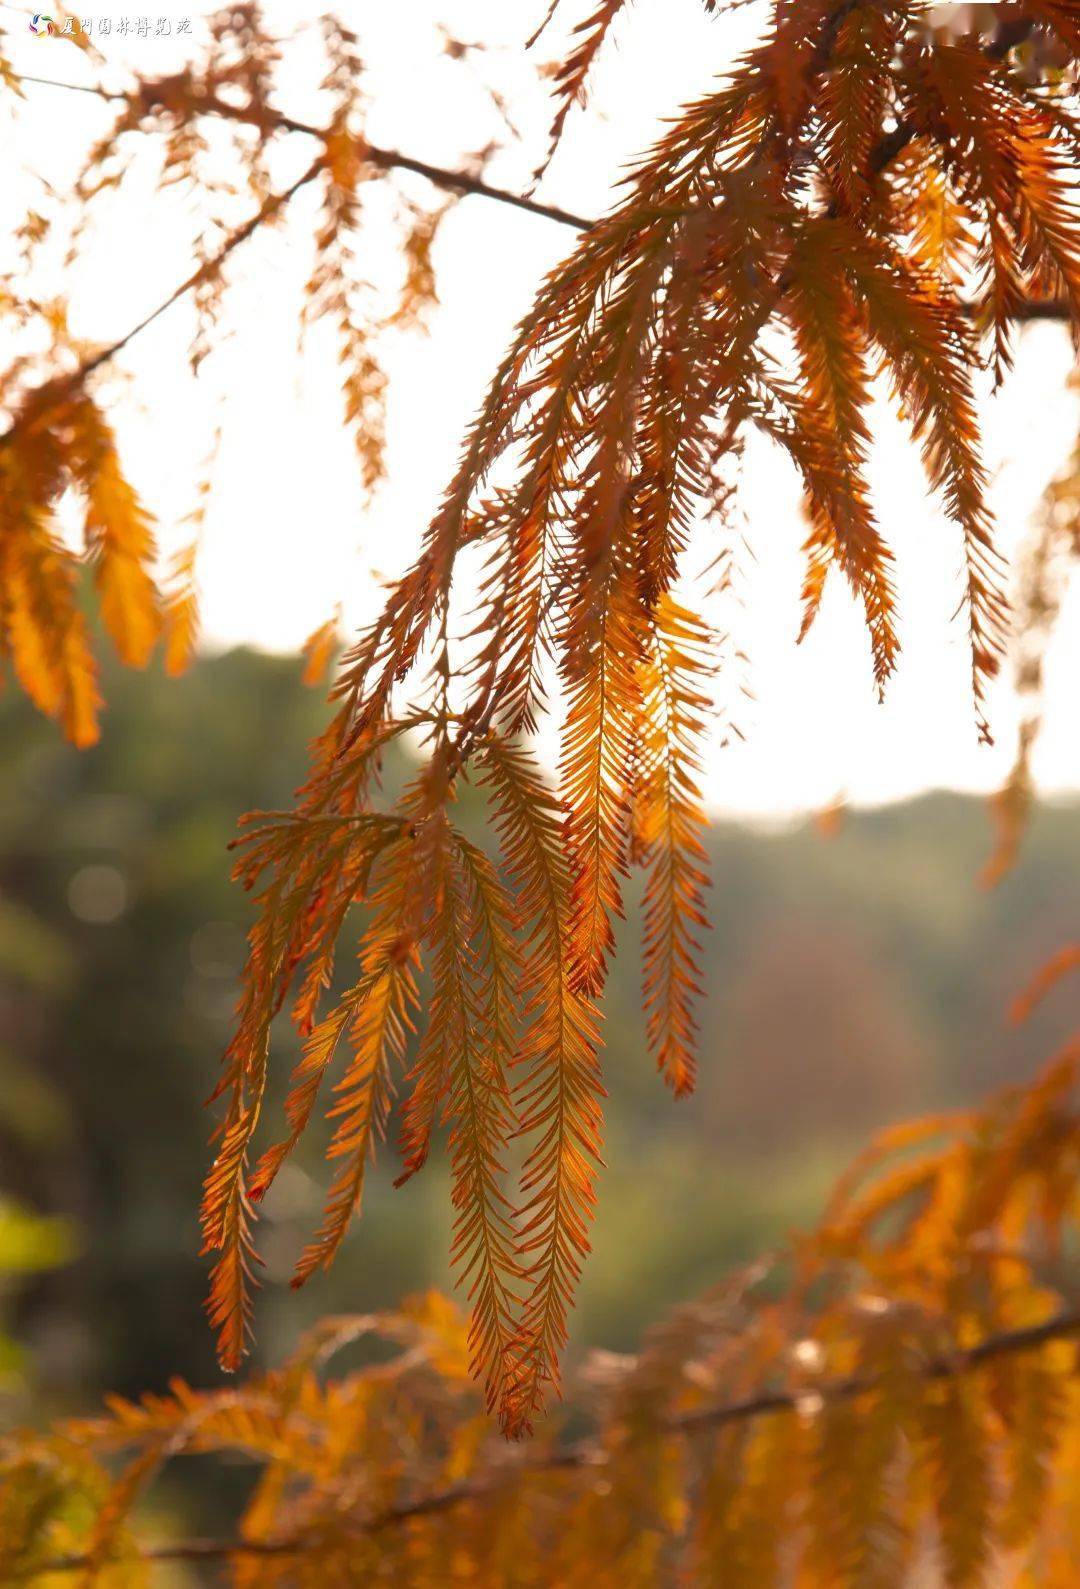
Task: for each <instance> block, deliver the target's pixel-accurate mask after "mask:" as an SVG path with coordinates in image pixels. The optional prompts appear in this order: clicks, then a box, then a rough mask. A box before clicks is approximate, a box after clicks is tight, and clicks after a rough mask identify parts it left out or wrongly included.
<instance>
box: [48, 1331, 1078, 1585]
mask: <svg viewBox="0 0 1080 1589" xmlns="http://www.w3.org/2000/svg"><path fill="white" fill-rule="evenodd" d="M1075 1335H1080V1308H1076V1309H1070V1310H1068V1311H1066V1312H1063V1313H1058V1314H1055V1315H1054V1316H1053V1317H1052V1318H1049V1319H1046V1320H1044V1322H1043V1323H1042V1324H1032V1325H1026V1326H1024V1327H1022V1328H1020V1329H1016V1330H1001V1331H999V1332H998V1333H997V1334H994V1335H988V1336H987V1337H986V1339H985V1340H982V1341H980V1342H978V1344H977V1345H975V1346H969V1347H963V1348H958V1349H957V1350H956V1351H955V1352H950V1353H948V1354H942V1355H940V1356H937V1357H930V1358H927V1359H926V1361H925V1362H924V1363H923V1364H922V1366H921V1368H920V1370H919V1378H920V1379H922V1380H924V1381H927V1382H932V1381H935V1380H943V1379H952V1378H956V1377H957V1376H959V1375H961V1374H967V1373H971V1372H972V1371H973V1370H975V1369H978V1368H979V1367H981V1366H982V1364H983V1363H986V1362H990V1361H991V1360H993V1359H995V1358H998V1357H1006V1356H1010V1355H1012V1354H1014V1353H1017V1352H1031V1351H1037V1350H1038V1348H1039V1347H1040V1346H1045V1345H1046V1344H1047V1343H1048V1342H1050V1341H1059V1340H1067V1339H1068V1338H1070V1337H1071V1336H1075ZM877 1383H878V1380H877V1378H876V1377H874V1376H870V1375H858V1374H852V1375H849V1376H847V1377H845V1378H843V1379H834V1380H826V1381H823V1382H822V1383H821V1384H817V1385H814V1384H808V1385H806V1386H803V1387H801V1388H800V1389H798V1390H776V1391H765V1392H762V1394H760V1395H757V1396H748V1397H745V1398H743V1399H742V1400H740V1401H730V1402H723V1403H721V1404H720V1405H719V1406H714V1407H699V1408H694V1409H693V1410H692V1411H690V1412H682V1413H675V1414H674V1415H672V1416H671V1417H670V1418H667V1419H665V1420H663V1423H662V1427H663V1428H664V1429H666V1430H668V1431H670V1432H671V1433H673V1434H676V1435H695V1434H699V1433H701V1432H702V1431H707V1430H713V1429H721V1428H724V1427H725V1426H726V1425H729V1424H733V1423H742V1422H745V1421H746V1420H747V1419H751V1418H764V1417H769V1416H773V1415H775V1414H777V1413H789V1412H796V1411H798V1410H799V1409H800V1408H801V1407H802V1406H804V1405H805V1403H806V1401H807V1399H808V1398H810V1397H813V1398H815V1399H820V1402H821V1404H826V1405H834V1404H836V1403H839V1402H847V1401H854V1400H856V1399H857V1398H858V1397H859V1396H865V1395H867V1394H868V1393H869V1392H871V1391H873V1390H874V1388H875V1386H876V1385H877ZM607 1461H608V1456H607V1453H606V1452H605V1451H604V1450H603V1449H602V1447H600V1446H598V1445H597V1444H596V1443H595V1442H594V1441H591V1440H581V1441H578V1442H577V1444H575V1445H571V1446H565V1447H563V1449H562V1450H558V1451H554V1452H552V1453H549V1454H548V1455H546V1456H544V1457H541V1458H540V1459H539V1460H538V1461H535V1462H525V1463H521V1464H518V1465H517V1466H516V1467H510V1466H507V1467H506V1468H505V1469H504V1470H503V1471H501V1472H498V1471H497V1472H495V1473H493V1474H490V1475H488V1476H487V1477H485V1478H484V1479H482V1480H478V1481H472V1482H468V1481H466V1482H463V1483H461V1484H453V1485H448V1486H447V1487H446V1488H445V1489H442V1490H434V1491H432V1492H431V1493H430V1494H428V1495H421V1496H419V1497H417V1498H415V1499H413V1500H409V1501H402V1502H401V1503H400V1504H399V1505H397V1506H391V1507H387V1508H385V1510H383V1511H381V1512H376V1513H375V1514H374V1515H373V1516H371V1517H368V1518H364V1519H360V1520H358V1521H357V1523H356V1525H355V1528H354V1529H353V1530H352V1533H354V1534H355V1536H356V1537H357V1538H358V1539H359V1538H369V1537H370V1536H371V1535H372V1534H378V1533H382V1532H383V1531H384V1530H385V1529H388V1528H394V1527H396V1526H398V1525H399V1524H401V1523H407V1522H409V1521H411V1520H412V1519H414V1518H418V1517H430V1516H432V1515H433V1514H436V1513H440V1512H446V1511H450V1510H452V1509H453V1508H454V1507H456V1506H460V1505H463V1504H465V1503H467V1502H469V1501H479V1500H483V1499H484V1498H485V1497H486V1496H488V1495H491V1494H493V1493H494V1492H495V1491H497V1490H499V1489H501V1488H502V1487H503V1486H504V1485H506V1484H508V1483H512V1482H513V1480H514V1479H515V1478H519V1477H523V1476H524V1477H527V1476H529V1475H531V1474H544V1473H557V1472H566V1471H571V1472H572V1471H580V1470H582V1469H585V1468H597V1467H603V1466H604V1465H605V1464H606V1462H607ZM314 1542H315V1536H313V1535H312V1536H308V1535H305V1534H302V1533H301V1534H293V1535H288V1536H284V1537H282V1538H280V1539H261V1540H260V1539H253V1540H246V1539H189V1540H182V1541H180V1542H178V1543H177V1544H174V1545H156V1546H151V1547H150V1548H149V1549H147V1550H145V1551H142V1552H140V1553H139V1558H138V1559H139V1560H141V1561H144V1562H164V1561H219V1560H227V1559H228V1558H229V1557H232V1556H270V1557H273V1556H299V1555H302V1554H303V1553H304V1552H305V1550H307V1549H308V1548H310V1546H311V1545H312V1544H313V1543H314ZM89 1564H90V1558H89V1556H86V1555H71V1556H56V1557H54V1558H53V1559H52V1560H50V1561H46V1562H43V1563H42V1564H41V1565H40V1566H38V1567H35V1568H34V1569H33V1574H38V1573H40V1574H45V1573H65V1572H78V1571H80V1570H81V1569H83V1568H85V1567H87V1566H88V1565H89ZM30 1576H31V1572H30V1571H27V1572H25V1573H23V1574H22V1577H23V1579H24V1580H25V1579H26V1578H28V1577H30Z"/></svg>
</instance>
